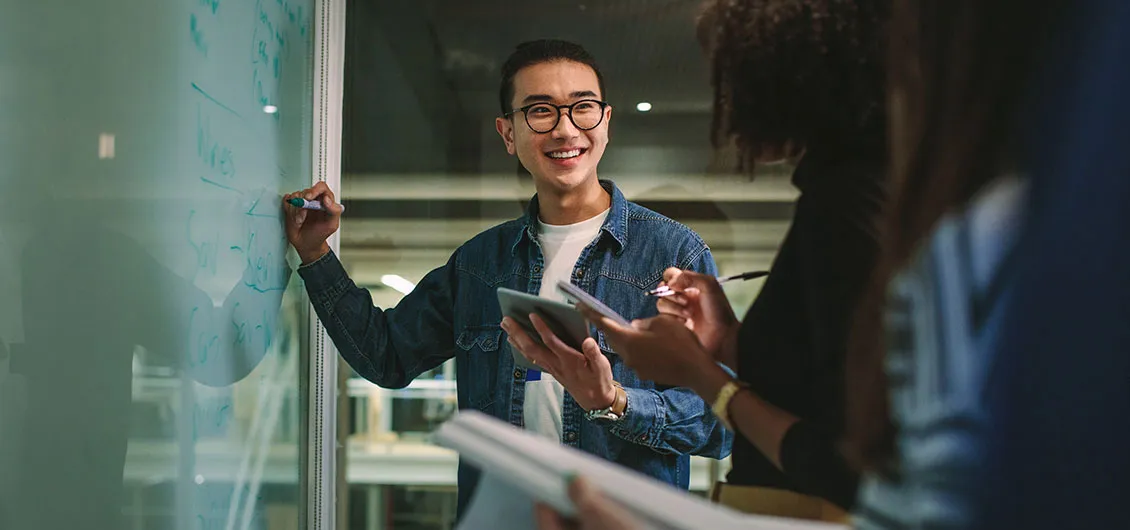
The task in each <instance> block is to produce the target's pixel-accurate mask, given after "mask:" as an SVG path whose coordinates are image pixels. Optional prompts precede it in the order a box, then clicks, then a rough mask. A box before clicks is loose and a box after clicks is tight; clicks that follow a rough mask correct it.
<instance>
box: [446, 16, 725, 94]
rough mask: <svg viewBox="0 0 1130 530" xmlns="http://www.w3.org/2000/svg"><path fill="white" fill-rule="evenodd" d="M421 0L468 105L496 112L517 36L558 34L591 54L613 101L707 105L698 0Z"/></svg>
mask: <svg viewBox="0 0 1130 530" xmlns="http://www.w3.org/2000/svg"><path fill="white" fill-rule="evenodd" d="M425 4H426V8H427V12H428V16H429V18H430V20H431V24H432V27H433V28H434V32H435V38H436V40H437V42H438V45H439V46H440V48H441V49H442V52H443V57H444V67H445V71H446V72H447V73H448V74H449V75H450V76H451V78H452V80H453V82H454V84H455V86H456V87H458V90H459V91H460V93H461V94H462V95H464V96H467V98H466V100H465V103H466V104H467V108H469V109H475V110H476V111H478V110H480V109H481V110H484V111H485V112H487V113H488V115H492V116H493V113H494V112H495V111H496V109H495V105H494V102H495V100H496V99H495V98H496V97H497V96H495V94H497V91H498V79H499V66H500V65H501V63H502V62H503V61H504V60H505V58H506V56H507V55H509V53H510V52H511V51H512V50H513V49H514V46H515V45H516V44H517V43H519V42H523V41H526V40H533V39H539V38H561V39H566V40H571V41H574V42H577V43H579V44H581V45H582V46H584V47H585V48H587V49H588V50H589V52H590V53H592V54H593V55H594V57H595V58H596V60H597V64H599V65H600V67H601V70H602V72H603V74H604V76H605V78H606V84H607V86H608V92H609V93H608V94H607V95H606V97H607V98H608V99H609V101H610V102H612V103H613V105H617V104H619V106H621V107H625V108H627V105H626V104H629V103H630V104H631V106H634V105H635V103H636V102H638V101H650V102H651V103H652V104H653V105H654V107H653V112H657V113H663V112H697V113H704V112H708V111H709V108H710V95H711V93H710V88H709V77H708V75H707V70H706V67H705V63H704V61H703V57H702V53H701V51H700V49H699V47H698V44H697V41H696V40H695V33H694V17H695V14H696V12H697V10H698V6H699V5H700V4H701V0H591V1H588V0H581V1H563V0H541V1H536V2H514V1H509V0H490V1H482V2H481V1H474V2H467V1H458V0H430V1H427V2H425ZM483 104H485V107H484V106H483Z"/></svg>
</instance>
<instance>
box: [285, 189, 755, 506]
mask: <svg viewBox="0 0 1130 530" xmlns="http://www.w3.org/2000/svg"><path fill="white" fill-rule="evenodd" d="M601 185H602V186H604V188H605V189H606V190H607V191H608V192H609V193H610V194H611V195H612V206H611V211H610V212H609V214H608V217H607V219H606V220H605V222H604V224H603V226H602V227H601V231H600V234H599V235H598V236H597V238H596V239H594V241H593V243H591V244H589V246H588V247H586V248H585V249H584V250H583V251H582V252H581V257H580V259H578V261H577V264H576V266H575V267H574V269H573V274H572V282H573V283H574V284H575V285H577V286H579V287H581V288H582V289H584V290H585V291H587V292H589V293H591V294H592V295H594V296H596V297H597V298H598V299H600V300H602V301H604V302H605V303H606V304H608V306H609V307H611V308H612V309H614V310H616V311H617V312H618V313H620V314H621V315H624V316H625V317H626V318H628V319H635V318H647V317H651V316H654V315H656V314H657V310H656V307H655V301H654V299H651V298H649V297H647V296H645V295H644V291H645V290H647V289H649V288H653V287H655V286H656V284H658V283H659V282H660V280H661V279H662V275H663V271H664V269H666V268H668V267H679V268H683V269H690V270H695V271H699V272H703V273H709V274H715V273H716V272H717V269H716V266H715V264H714V259H713V257H712V256H711V253H710V249H709V248H708V247H707V246H706V244H705V243H704V242H703V241H702V239H701V238H699V237H698V235H697V234H695V233H694V232H693V231H691V230H690V229H689V228H687V227H685V226H683V225H681V224H679V223H677V222H675V221H673V220H671V219H668V218H666V217H664V216H662V215H659V214H657V213H655V212H652V211H650V210H648V209H646V208H643V207H641V206H639V205H637V204H634V203H632V202H629V201H628V200H626V199H625V198H624V196H623V194H622V193H621V192H620V190H619V189H617V188H616V186H615V185H613V184H612V183H611V182H608V181H601ZM537 212H538V202H537V197H536V196H535V197H534V198H533V199H532V200H531V201H530V205H529V208H528V209H527V214H526V215H525V216H523V217H520V218H518V219H515V220H513V221H509V222H507V223H503V224H501V225H498V226H495V227H493V228H490V229H488V230H486V231H485V232H482V233H480V234H479V235H477V236H475V237H474V238H473V239H471V240H470V241H468V242H467V243H465V244H463V245H462V246H461V247H460V248H458V249H457V250H456V251H455V253H454V254H453V255H452V256H451V258H450V259H449V260H448V262H447V264H446V265H444V266H442V267H440V268H438V269H435V270H433V271H431V272H429V273H428V274H427V275H426V276H425V277H424V278H423V280H421V281H420V283H419V285H417V286H416V288H415V289H414V290H413V291H412V292H411V293H410V294H408V295H407V296H405V297H404V299H403V300H401V301H400V303H399V304H397V306H396V307H395V308H391V309H385V310H381V309H380V308H378V307H374V306H373V303H372V299H371V298H370V296H369V292H368V291H367V290H365V289H362V288H359V287H357V286H356V285H355V284H354V283H353V281H352V280H350V278H349V276H348V275H347V274H346V272H345V269H344V268H343V267H342V265H341V263H340V262H339V261H338V259H337V257H336V256H335V255H334V254H333V252H330V253H328V254H326V255H325V256H323V257H322V258H320V259H318V260H316V261H314V262H313V263H310V264H307V265H304V266H302V267H300V268H299V274H300V275H301V276H302V278H303V279H304V280H305V282H306V290H307V292H308V293H309V295H310V300H311V302H312V303H313V306H314V310H315V311H316V312H317V314H318V317H319V318H320V319H321V321H322V324H323V325H324V326H325V327H326V330H327V331H328V332H329V335H330V337H331V338H332V339H333V341H334V344H335V345H336V346H337V348H338V351H340V352H341V355H342V357H343V358H345V360H346V361H347V362H348V363H349V365H350V366H352V367H353V369H354V370H356V371H357V373H358V374H360V375H361V376H362V377H364V378H366V379H368V380H370V381H372V382H373V383H376V384H377V385H379V386H382V387H385V388H403V387H405V386H407V385H408V384H409V383H410V382H411V381H412V380H413V379H414V378H416V377H417V376H418V375H420V374H421V373H422V372H424V371H426V370H430V369H432V368H435V367H437V366H439V365H440V364H442V363H443V362H444V361H446V360H448V359H450V358H452V357H454V358H455V363H456V374H457V376H456V377H457V379H456V380H457V382H458V385H457V387H458V397H459V408H460V409H474V410H478V411H482V412H484V413H487V414H490V415H493V416H494V417H496V418H499V419H501V420H503V421H507V422H509V423H511V424H513V425H516V426H522V425H523V423H522V405H523V398H524V392H525V382H526V371H525V370H523V369H519V368H517V367H515V365H514V360H513V358H512V357H511V352H510V347H509V344H508V343H507V338H506V336H505V335H506V333H505V332H504V331H503V330H502V328H501V327H500V324H501V322H502V313H501V309H500V308H499V304H498V298H497V294H496V289H497V288H498V287H507V288H510V289H515V290H519V291H524V292H527V293H533V294H537V293H538V290H539V288H540V287H541V279H542V271H543V264H544V260H543V256H542V252H541V248H540V246H539V244H538V242H537V237H536V236H537V227H538V223H537V218H538V213H537ZM590 332H594V333H595V334H594V336H595V337H596V339H597V342H598V344H599V345H600V348H601V349H602V350H603V351H604V352H605V353H606V354H608V355H609V358H610V359H611V361H612V376H613V378H614V379H615V380H616V381H618V382H619V383H620V384H621V385H622V386H623V387H624V389H625V391H626V392H627V395H628V406H627V409H626V410H625V413H624V416H623V417H622V418H621V419H619V420H616V421H609V420H603V419H601V420H588V419H586V418H585V411H584V410H582V409H581V408H580V406H578V405H577V402H576V401H574V400H573V398H572V397H571V396H570V395H569V393H568V392H566V393H565V402H564V405H563V411H562V424H563V425H562V428H563V434H562V443H564V444H565V445H568V446H570V447H574V448H579V449H581V450H583V451H587V452H589V453H592V454H594V455H597V456H600V457H603V458H606V459H608V460H611V461H613V462H616V463H619V464H622V465H624V466H627V467H629V468H632V469H635V470H637V471H639V472H642V473H644V474H646V475H649V476H652V477H654V478H656V479H658V480H661V481H663V482H666V483H669V484H672V485H675V486H678V487H682V488H688V487H689V485H690V457H689V456H688V455H691V454H695V455H703V456H709V457H713V458H725V457H726V456H727V455H729V453H730V445H731V442H732V440H733V435H732V434H731V433H730V432H729V431H727V430H725V429H724V427H723V426H722V424H721V423H720V422H719V421H718V419H717V418H716V417H715V416H714V415H713V414H712V413H711V411H710V406H709V405H708V404H706V403H705V402H704V401H703V400H702V399H701V398H700V397H698V396H697V395H696V394H695V393H694V392H693V391H691V390H690V389H687V388H681V387H666V386H659V385H656V384H654V383H652V382H650V381H642V380H640V378H639V377H638V376H637V375H636V374H635V372H634V371H632V370H630V369H629V368H627V367H626V366H624V362H623V360H622V359H620V357H619V356H617V355H616V354H615V353H614V352H613V351H612V350H611V348H610V347H609V345H608V343H607V342H606V341H605V338H604V336H603V334H602V333H600V332H598V331H596V330H595V328H593V329H591V330H590ZM477 483H478V472H477V470H474V469H472V468H469V467H467V466H465V465H464V464H463V463H460V465H459V479H458V484H459V511H460V512H462V510H463V508H464V507H465V506H466V503H467V501H468V500H469V499H470V496H471V493H472V492H473V490H474V488H475V485H476V484H477Z"/></svg>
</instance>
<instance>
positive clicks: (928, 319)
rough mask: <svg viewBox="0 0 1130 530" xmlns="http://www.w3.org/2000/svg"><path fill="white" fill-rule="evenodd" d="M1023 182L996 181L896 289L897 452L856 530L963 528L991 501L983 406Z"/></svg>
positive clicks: (868, 495) (949, 222)
mask: <svg viewBox="0 0 1130 530" xmlns="http://www.w3.org/2000/svg"><path fill="white" fill-rule="evenodd" d="M1026 193H1027V183H1026V181H1024V180H1022V179H1019V178H1014V177H1002V178H999V179H997V180H996V181H995V182H994V183H993V184H992V185H990V186H988V187H987V188H986V189H985V190H983V191H982V193H981V194H980V195H979V196H978V197H976V198H975V199H974V200H973V201H972V202H971V204H970V205H969V206H968V207H967V208H965V209H963V210H961V211H955V212H953V213H951V214H949V215H947V216H946V217H945V218H943V219H942V220H941V221H940V222H939V223H938V226H937V228H936V229H935V230H934V232H933V233H932V235H931V237H930V239H929V241H927V242H926V243H925V244H924V245H923V246H922V249H921V250H920V251H919V253H918V254H917V255H916V256H915V258H914V260H912V261H911V263H910V264H909V265H908V266H907V267H906V268H905V269H904V270H903V271H901V272H900V274H899V275H898V276H897V277H896V278H895V279H894V281H893V282H892V284H891V288H890V291H889V297H888V298H889V300H888V302H889V303H888V309H887V319H886V326H887V358H886V372H887V380H888V382H889V385H890V393H889V396H890V407H891V420H892V421H893V422H894V424H895V425H896V426H897V428H898V434H897V437H896V440H895V445H896V447H897V448H898V453H897V455H896V456H895V458H894V461H893V462H892V464H893V465H892V466H891V467H892V469H890V470H889V471H890V472H889V473H888V474H886V475H880V474H876V473H872V474H868V475H865V476H864V477H863V480H862V483H861V484H860V490H859V499H858V501H857V502H856V506H855V512H856V513H855V517H854V521H853V523H854V526H855V527H856V528H859V529H861V530H871V529H875V530H878V529H893V528H967V527H969V525H970V524H971V523H972V519H973V517H974V516H975V512H976V510H975V502H976V500H977V499H978V498H979V497H980V496H981V495H982V494H983V490H982V489H981V487H980V484H978V481H977V478H976V477H977V472H976V470H978V469H979V468H981V467H982V466H983V465H984V464H985V450H984V449H985V445H986V443H987V442H986V440H987V438H988V436H989V435H988V432H989V430H990V423H989V421H988V415H987V412H986V405H985V395H986V392H987V389H986V385H987V384H988V383H987V381H988V379H989V373H990V367H991V366H992V363H993V353H994V349H995V342H996V340H997V335H998V332H999V328H1000V320H1001V318H1002V316H1001V315H1002V311H1003V310H1002V308H1003V306H1004V300H1006V299H1007V294H1008V292H1009V290H1010V288H1011V277H1010V276H1009V272H1010V270H1009V269H1010V264H1011V263H1013V260H1014V259H1015V258H1013V257H1011V256H1013V255H1014V254H1013V252H1014V250H1012V249H1013V248H1014V246H1015V244H1016V243H1015V241H1016V238H1017V237H1018V234H1019V232H1020V230H1021V227H1022V225H1023V213H1024V199H1025V195H1026Z"/></svg>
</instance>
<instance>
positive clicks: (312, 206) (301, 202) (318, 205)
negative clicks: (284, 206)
mask: <svg viewBox="0 0 1130 530" xmlns="http://www.w3.org/2000/svg"><path fill="white" fill-rule="evenodd" d="M286 202H289V203H290V205H291V206H294V207H295V208H302V209H305V210H322V211H325V210H326V207H325V206H323V205H322V201H308V200H306V199H303V198H301V197H294V198H292V199H290V200H289V201H286ZM340 206H341V211H343V212H344V211H345V205H344V204H342V205H340Z"/></svg>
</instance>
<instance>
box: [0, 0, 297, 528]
mask: <svg viewBox="0 0 1130 530" xmlns="http://www.w3.org/2000/svg"><path fill="white" fill-rule="evenodd" d="M312 7H313V1H312V0H290V1H288V2H265V1H264V2H243V3H229V2H225V3H220V2H179V3H167V2H148V1H143V0H114V1H109V2H96V3H74V2H65V1H63V0H42V1H38V2H32V3H29V4H26V5H25V6H23V7H21V8H20V9H19V10H16V11H8V12H7V13H6V16H4V17H0V48H3V49H4V50H5V51H6V52H7V53H5V54H4V55H3V57H2V58H0V61H2V62H0V72H4V75H3V76H2V77H0V83H2V86H0V94H2V96H0V98H3V99H2V100H0V137H2V138H3V139H4V141H3V142H2V143H0V196H3V197H5V200H6V201H7V202H6V204H5V208H3V209H0V245H2V248H3V249H4V251H3V252H2V253H0V255H2V258H0V279H2V280H0V343H3V344H4V345H5V346H4V348H3V349H2V350H3V351H5V352H6V354H5V355H2V356H0V528H5V529H7V528H13V529H24V528H29V529H31V528H34V529H37V530H38V529H41V530H62V529H72V528H83V529H92V530H111V529H113V530H118V529H174V528H175V529H188V528H191V529H193V530H196V529H212V528H217V529H221V528H223V529H228V528H238V529H262V530H284V529H291V528H297V527H298V521H299V512H300V510H299V506H298V505H297V502H298V499H299V497H300V495H299V491H300V490H299V488H300V487H301V486H300V481H299V475H300V473H299V471H300V470H299V454H300V451H301V450H302V443H303V439H304V438H303V437H302V436H300V433H299V430H298V429H299V424H300V419H301V417H300V414H301V411H300V407H299V402H298V392H297V389H298V384H299V370H298V367H299V365H298V362H299V361H300V360H301V359H302V350H303V348H304V347H305V346H304V344H305V342H304V340H303V336H302V335H303V333H304V331H303V329H304V326H306V322H307V319H308V316H307V314H306V305H307V303H306V300H305V298H304V293H303V289H302V288H301V285H299V284H298V282H296V281H293V277H292V276H293V275H292V274H291V270H290V267H289V266H288V264H287V261H286V246H285V239H284V237H283V234H282V226H281V216H280V212H279V208H278V197H280V196H281V193H280V190H290V189H294V188H296V187H301V186H305V185H307V184H308V183H309V181H310V173H309V167H310V153H309V149H310V142H309V137H310V135H309V130H310V123H311V121H310V115H309V113H310V110H309V109H310V105H309V98H310V91H309V86H310V77H311V75H312V72H311V67H310V47H311V37H312V31H313V30H312V27H311V23H312V22H311V15H312V14H313V9H312ZM138 20H145V21H146V22H145V23H144V24H138V23H137V22H136V21H138ZM263 98H267V99H268V100H269V101H277V102H279V103H278V104H279V105H280V106H284V107H285V108H288V109H302V112H292V113H288V114H287V115H280V114H264V113H262V112H258V110H259V109H262V107H263V103H262V100H263ZM95 141H96V142H95ZM95 147H97V148H96V149H95Z"/></svg>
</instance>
